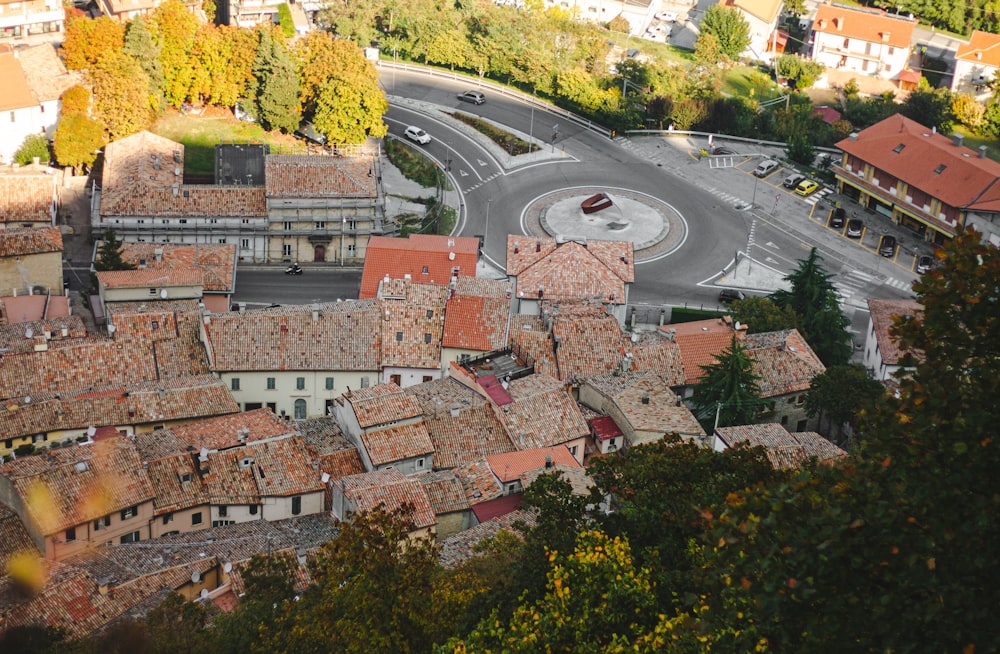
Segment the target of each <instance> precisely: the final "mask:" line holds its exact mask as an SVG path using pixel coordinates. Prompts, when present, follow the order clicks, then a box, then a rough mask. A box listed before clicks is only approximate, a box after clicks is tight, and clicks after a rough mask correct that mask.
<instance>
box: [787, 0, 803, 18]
mask: <svg viewBox="0 0 1000 654" xmlns="http://www.w3.org/2000/svg"><path fill="white" fill-rule="evenodd" d="M783 10H784V12H785V13H786V14H789V15H792V16H795V17H796V18H798V17H799V16H803V15H805V13H806V3H805V2H804V1H803V0H785V1H784V3H783Z"/></svg>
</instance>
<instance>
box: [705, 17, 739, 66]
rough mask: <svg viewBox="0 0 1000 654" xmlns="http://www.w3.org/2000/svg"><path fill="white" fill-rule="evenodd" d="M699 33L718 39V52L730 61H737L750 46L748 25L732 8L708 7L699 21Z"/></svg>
mask: <svg viewBox="0 0 1000 654" xmlns="http://www.w3.org/2000/svg"><path fill="white" fill-rule="evenodd" d="M701 33H702V34H711V35H712V36H714V37H715V38H716V39H718V41H719V52H720V53H722V54H723V55H725V56H726V57H728V58H729V59H730V60H732V61H736V60H738V59H739V58H740V57H741V56H742V55H743V51H744V50H746V49H747V46H749V45H750V25H749V24H748V23H747V21H746V20H745V19H744V18H743V16H742V15H740V12H739V11H738V10H737V9H734V8H732V7H724V6H722V5H712V6H710V7H709V8H708V11H706V12H705V16H704V17H703V18H702V20H701Z"/></svg>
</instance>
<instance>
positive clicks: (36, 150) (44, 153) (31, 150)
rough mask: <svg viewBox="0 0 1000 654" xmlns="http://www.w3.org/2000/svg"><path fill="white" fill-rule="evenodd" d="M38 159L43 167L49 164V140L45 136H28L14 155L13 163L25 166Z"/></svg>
mask: <svg viewBox="0 0 1000 654" xmlns="http://www.w3.org/2000/svg"><path fill="white" fill-rule="evenodd" d="M35 157H38V161H39V162H41V163H42V164H43V165H44V164H48V163H49V139H48V137H47V136H45V134H29V135H28V136H26V137H24V141H22V142H21V147H19V148H18V149H17V152H15V153H14V162H15V163H19V164H21V165H22V166H26V165H28V164H30V163H31V162H32V161H34V159H35Z"/></svg>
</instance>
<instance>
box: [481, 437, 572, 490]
mask: <svg viewBox="0 0 1000 654" xmlns="http://www.w3.org/2000/svg"><path fill="white" fill-rule="evenodd" d="M546 461H548V462H551V463H552V464H557V463H558V464H562V465H565V466H569V467H570V468H579V467H580V464H579V463H578V462H577V460H576V459H575V458H574V457H573V455H572V454H570V453H569V449H568V448H567V447H566V446H565V445H556V446H554V447H541V448H536V449H530V450H521V451H520V452H507V453H505V454H494V455H492V456H488V457H486V462H487V463H488V464H489V466H490V470H492V471H493V474H494V475H496V477H497V479H499V480H500V483H502V484H506V483H508V482H512V481H517V480H519V479H520V478H521V475H523V474H524V473H525V472H527V471H529V470H537V469H539V468H544V467H545V463H546Z"/></svg>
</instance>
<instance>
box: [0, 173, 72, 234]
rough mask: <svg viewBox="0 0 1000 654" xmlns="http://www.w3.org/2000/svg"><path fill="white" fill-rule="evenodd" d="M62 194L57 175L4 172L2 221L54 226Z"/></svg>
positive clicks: (0, 185) (0, 198) (0, 194)
mask: <svg viewBox="0 0 1000 654" xmlns="http://www.w3.org/2000/svg"><path fill="white" fill-rule="evenodd" d="M58 197H59V196H58V188H57V186H56V178H55V175H39V174H37V173H32V174H23V173H22V174H0V207H3V211H0V222H5V223H23V222H41V223H46V224H48V225H51V224H52V213H51V212H52V209H53V205H54V203H55V202H57V200H58Z"/></svg>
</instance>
